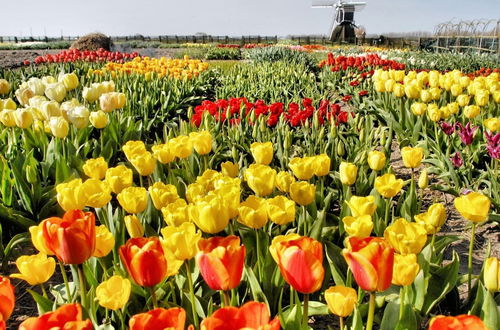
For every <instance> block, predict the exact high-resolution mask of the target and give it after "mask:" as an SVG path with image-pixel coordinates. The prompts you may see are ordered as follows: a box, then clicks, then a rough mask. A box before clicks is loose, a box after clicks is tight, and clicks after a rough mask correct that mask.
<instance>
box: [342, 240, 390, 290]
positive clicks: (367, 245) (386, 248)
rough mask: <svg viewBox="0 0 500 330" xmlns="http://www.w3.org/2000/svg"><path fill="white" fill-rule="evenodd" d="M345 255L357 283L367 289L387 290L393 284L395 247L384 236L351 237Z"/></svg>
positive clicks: (344, 251)
mask: <svg viewBox="0 0 500 330" xmlns="http://www.w3.org/2000/svg"><path fill="white" fill-rule="evenodd" d="M348 242H349V246H350V248H349V249H344V250H343V251H342V254H343V255H344V258H345V260H346V261H347V264H348V265H349V268H350V269H351V271H352V274H353V275H354V279H355V280H356V283H358V285H359V286H360V287H361V289H363V290H365V291H370V292H371V291H380V292H381V291H385V290H387V288H389V287H390V286H391V281H392V269H393V265H394V249H393V248H391V246H390V245H389V243H387V241H386V240H385V239H383V238H379V237H366V238H357V237H349V241H348Z"/></svg>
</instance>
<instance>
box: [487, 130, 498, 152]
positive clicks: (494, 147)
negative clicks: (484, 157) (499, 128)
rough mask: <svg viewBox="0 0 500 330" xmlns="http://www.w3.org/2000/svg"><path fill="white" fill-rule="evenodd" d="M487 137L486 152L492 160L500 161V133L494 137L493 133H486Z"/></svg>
mask: <svg viewBox="0 0 500 330" xmlns="http://www.w3.org/2000/svg"><path fill="white" fill-rule="evenodd" d="M485 136H486V142H487V145H486V150H488V153H489V154H490V157H491V158H494V159H500V133H497V134H496V135H493V133H489V132H487V131H486V132H485Z"/></svg>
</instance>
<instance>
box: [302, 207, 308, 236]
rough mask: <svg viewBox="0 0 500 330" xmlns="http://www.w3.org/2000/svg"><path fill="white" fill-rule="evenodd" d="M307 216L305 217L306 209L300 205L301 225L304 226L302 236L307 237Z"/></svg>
mask: <svg viewBox="0 0 500 330" xmlns="http://www.w3.org/2000/svg"><path fill="white" fill-rule="evenodd" d="M306 221H307V216H306V207H305V206H304V205H302V224H303V226H304V236H307V223H306Z"/></svg>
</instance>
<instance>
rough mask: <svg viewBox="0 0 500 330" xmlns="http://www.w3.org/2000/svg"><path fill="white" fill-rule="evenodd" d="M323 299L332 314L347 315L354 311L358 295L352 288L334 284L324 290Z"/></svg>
mask: <svg viewBox="0 0 500 330" xmlns="http://www.w3.org/2000/svg"><path fill="white" fill-rule="evenodd" d="M325 300H326V303H327V305H328V309H329V310H330V312H332V314H335V315H337V316H340V317H347V316H349V315H351V314H352V312H353V311H354V307H356V303H357V301H358V295H357V293H356V290H354V289H353V288H348V287H345V286H342V285H336V286H331V287H329V288H328V289H327V290H326V291H325Z"/></svg>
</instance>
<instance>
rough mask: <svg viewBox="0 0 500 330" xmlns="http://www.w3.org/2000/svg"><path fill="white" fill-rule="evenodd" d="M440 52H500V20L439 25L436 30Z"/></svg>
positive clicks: (437, 47)
mask: <svg viewBox="0 0 500 330" xmlns="http://www.w3.org/2000/svg"><path fill="white" fill-rule="evenodd" d="M434 36H435V38H436V39H437V43H436V45H435V46H434V48H435V49H436V50H437V51H440V50H454V51H458V52H462V51H477V52H497V53H498V52H500V20H499V19H489V20H486V19H475V20H472V21H458V20H455V19H453V20H451V21H449V22H444V23H441V24H438V25H437V26H436V28H435V30H434Z"/></svg>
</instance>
